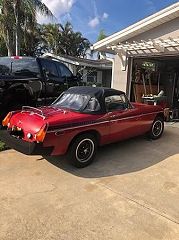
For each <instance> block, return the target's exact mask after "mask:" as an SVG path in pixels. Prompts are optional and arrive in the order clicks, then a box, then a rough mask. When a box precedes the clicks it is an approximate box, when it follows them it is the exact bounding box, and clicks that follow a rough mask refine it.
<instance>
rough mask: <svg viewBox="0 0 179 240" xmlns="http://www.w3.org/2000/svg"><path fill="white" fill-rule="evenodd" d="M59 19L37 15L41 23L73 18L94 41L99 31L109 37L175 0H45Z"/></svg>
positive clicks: (75, 24)
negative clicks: (102, 31)
mask: <svg viewBox="0 0 179 240" xmlns="http://www.w3.org/2000/svg"><path fill="white" fill-rule="evenodd" d="M42 2H44V3H45V4H46V5H47V7H48V8H49V9H50V10H51V11H52V13H53V14H54V15H55V17H56V20H52V19H47V18H45V17H43V16H40V15H39V16H38V22H39V23H48V22H55V21H57V22H60V23H62V24H64V23H65V22H66V21H70V22H71V23H72V25H73V28H74V30H75V31H80V32H82V34H83V36H84V37H86V38H88V39H89V40H90V42H91V43H94V42H96V41H97V38H98V35H99V32H100V30H104V32H105V34H106V35H107V36H109V35H111V34H113V33H115V32H117V31H120V30H122V29H124V28H126V27H128V26H129V25H131V24H133V23H135V22H137V21H139V20H141V19H143V18H145V17H147V16H149V15H151V14H153V13H155V12H157V11H159V10H161V9H163V8H165V7H167V6H169V5H171V4H174V3H176V2H178V1H175V0H42Z"/></svg>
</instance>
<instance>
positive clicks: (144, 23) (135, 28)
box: [91, 2, 179, 51]
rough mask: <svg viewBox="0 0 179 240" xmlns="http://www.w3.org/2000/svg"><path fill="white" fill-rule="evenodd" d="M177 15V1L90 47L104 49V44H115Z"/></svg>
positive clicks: (178, 9) (178, 10)
mask: <svg viewBox="0 0 179 240" xmlns="http://www.w3.org/2000/svg"><path fill="white" fill-rule="evenodd" d="M177 17H179V2H177V3H175V4H173V5H170V6H169V7H167V8H165V9H163V10H161V11H159V12H157V13H155V14H153V15H151V16H149V17H147V18H145V19H143V20H141V21H139V22H137V23H135V24H133V25H131V26H129V27H127V28H125V29H123V30H121V31H119V32H116V33H114V34H112V35H110V36H109V37H107V38H105V39H103V40H101V41H98V42H96V43H95V44H93V46H92V47H91V48H92V49H93V50H98V51H104V50H105V51H106V50H107V49H106V46H109V45H115V44H118V43H122V42H124V41H127V40H128V39H130V38H132V37H135V36H137V35H139V34H141V33H143V32H146V31H148V30H150V29H152V28H155V27H157V26H160V25H161V24H163V23H166V22H169V21H171V20H173V19H175V18H177Z"/></svg>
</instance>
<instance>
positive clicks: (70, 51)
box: [59, 22, 90, 57]
mask: <svg viewBox="0 0 179 240" xmlns="http://www.w3.org/2000/svg"><path fill="white" fill-rule="evenodd" d="M89 47H90V42H89V40H88V39H86V38H84V37H83V36H82V34H81V32H74V31H73V27H72V25H71V23H70V22H67V23H66V24H65V25H64V26H63V25H62V24H60V43H59V52H61V53H62V54H65V55H71V56H76V57H80V56H81V57H84V56H85V53H86V50H87V49H89Z"/></svg>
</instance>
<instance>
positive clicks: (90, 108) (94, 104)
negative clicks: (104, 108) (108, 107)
mask: <svg viewBox="0 0 179 240" xmlns="http://www.w3.org/2000/svg"><path fill="white" fill-rule="evenodd" d="M100 109H101V108H100V104H99V102H98V100H97V99H96V98H95V97H92V98H90V100H89V102H88V104H87V106H86V108H85V110H84V111H85V112H97V111H99V110H100Z"/></svg>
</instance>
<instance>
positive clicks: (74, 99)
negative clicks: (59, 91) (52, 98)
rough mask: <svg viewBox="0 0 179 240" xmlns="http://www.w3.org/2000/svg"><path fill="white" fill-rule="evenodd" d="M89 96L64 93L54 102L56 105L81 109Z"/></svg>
mask: <svg viewBox="0 0 179 240" xmlns="http://www.w3.org/2000/svg"><path fill="white" fill-rule="evenodd" d="M88 99H89V96H85V95H80V94H71V93H64V94H63V95H62V96H61V97H60V98H59V99H57V101H56V102H55V103H54V105H55V106H56V107H59V108H67V109H71V110H76V111H79V110H80V109H81V108H82V107H83V106H85V104H86V103H87V101H88Z"/></svg>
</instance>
